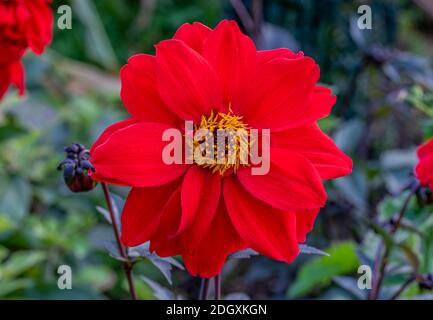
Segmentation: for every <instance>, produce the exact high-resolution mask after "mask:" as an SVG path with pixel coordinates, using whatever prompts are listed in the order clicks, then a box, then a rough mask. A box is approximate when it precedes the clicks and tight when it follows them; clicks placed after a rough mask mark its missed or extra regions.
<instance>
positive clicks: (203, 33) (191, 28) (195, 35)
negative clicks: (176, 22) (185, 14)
mask: <svg viewBox="0 0 433 320" xmlns="http://www.w3.org/2000/svg"><path fill="white" fill-rule="evenodd" d="M211 31H212V29H210V28H208V27H206V26H205V25H204V24H201V23H200V22H194V23H192V24H189V23H184V24H183V25H182V26H181V27H180V28H179V29H177V31H176V33H175V34H174V36H173V39H177V40H181V41H183V42H185V43H186V44H187V45H188V46H189V47H190V48H192V49H194V50H195V51H197V52H198V53H201V52H202V50H203V44H204V41H205V40H206V38H207V36H208V35H209V32H211Z"/></svg>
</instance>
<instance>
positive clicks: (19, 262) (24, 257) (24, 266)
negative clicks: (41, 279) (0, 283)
mask: <svg viewBox="0 0 433 320" xmlns="http://www.w3.org/2000/svg"><path fill="white" fill-rule="evenodd" d="M45 259H46V254H45V253H43V252H39V251H32V252H28V251H17V252H15V253H14V254H13V255H12V256H11V257H10V258H9V259H8V260H6V262H4V263H3V265H2V267H1V269H0V271H1V272H0V274H1V275H2V279H13V278H15V277H17V276H19V275H20V274H22V273H24V272H25V271H27V270H29V269H31V268H33V267H34V266H36V265H37V264H39V263H40V262H42V261H44V260H45Z"/></svg>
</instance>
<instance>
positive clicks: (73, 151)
mask: <svg viewBox="0 0 433 320" xmlns="http://www.w3.org/2000/svg"><path fill="white" fill-rule="evenodd" d="M65 152H66V159H65V160H63V161H62V162H60V164H59V166H58V168H57V169H58V170H63V178H64V180H65V184H66V185H67V186H68V188H69V189H70V190H71V191H72V192H86V191H90V190H92V189H93V188H94V187H95V186H96V184H97V182H96V181H94V180H93V179H92V178H91V177H90V175H89V171H92V172H94V171H95V168H94V167H93V165H92V164H91V163H90V161H89V156H90V153H89V150H87V149H86V148H85V147H84V146H83V145H82V144H79V143H73V144H71V145H70V146H69V147H66V148H65Z"/></svg>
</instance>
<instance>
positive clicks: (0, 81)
mask: <svg viewBox="0 0 433 320" xmlns="http://www.w3.org/2000/svg"><path fill="white" fill-rule="evenodd" d="M10 84H11V77H10V70H9V66H0V100H1V99H2V98H3V96H4V95H5V94H6V92H7V91H8V89H9V86H10Z"/></svg>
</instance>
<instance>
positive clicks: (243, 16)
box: [230, 0, 254, 35]
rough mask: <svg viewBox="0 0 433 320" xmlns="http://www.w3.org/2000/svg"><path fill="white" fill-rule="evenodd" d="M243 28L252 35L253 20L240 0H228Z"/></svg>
mask: <svg viewBox="0 0 433 320" xmlns="http://www.w3.org/2000/svg"><path fill="white" fill-rule="evenodd" d="M230 3H231V5H232V7H233V9H234V10H235V11H236V14H237V15H238V17H239V19H240V20H241V22H242V24H243V26H244V28H245V29H246V31H247V32H248V33H249V34H250V35H254V20H253V18H252V17H251V15H250V13H249V12H248V10H247V8H246V7H245V5H244V4H243V2H242V1H241V0H230Z"/></svg>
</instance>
